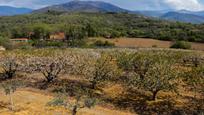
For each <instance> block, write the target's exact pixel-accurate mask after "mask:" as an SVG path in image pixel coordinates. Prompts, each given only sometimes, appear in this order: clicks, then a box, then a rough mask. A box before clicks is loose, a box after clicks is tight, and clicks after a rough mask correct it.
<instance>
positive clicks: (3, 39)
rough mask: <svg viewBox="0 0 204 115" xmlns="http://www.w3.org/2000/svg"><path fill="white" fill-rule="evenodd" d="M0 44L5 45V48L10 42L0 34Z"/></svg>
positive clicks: (9, 46) (10, 45) (8, 46)
mask: <svg viewBox="0 0 204 115" xmlns="http://www.w3.org/2000/svg"><path fill="white" fill-rule="evenodd" d="M0 46H3V47H5V48H6V49H10V48H11V47H12V44H11V41H10V40H9V39H8V38H6V37H2V36H0Z"/></svg>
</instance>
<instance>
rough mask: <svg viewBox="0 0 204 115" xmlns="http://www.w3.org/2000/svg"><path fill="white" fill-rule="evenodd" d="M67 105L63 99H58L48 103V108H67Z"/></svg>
mask: <svg viewBox="0 0 204 115" xmlns="http://www.w3.org/2000/svg"><path fill="white" fill-rule="evenodd" d="M65 105H66V103H65V101H64V99H63V98H60V97H56V98H54V99H53V100H51V101H50V102H48V103H47V106H65Z"/></svg>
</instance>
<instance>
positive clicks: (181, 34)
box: [0, 12, 204, 42]
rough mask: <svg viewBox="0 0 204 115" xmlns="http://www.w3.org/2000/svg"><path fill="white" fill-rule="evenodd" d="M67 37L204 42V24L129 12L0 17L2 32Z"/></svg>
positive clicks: (5, 34) (30, 35)
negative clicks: (58, 33)
mask: <svg viewBox="0 0 204 115" xmlns="http://www.w3.org/2000/svg"><path fill="white" fill-rule="evenodd" d="M56 32H64V33H65V36H66V38H67V39H83V38H86V37H108V38H116V37H140V38H154V39H159V40H185V41H192V42H204V25H203V24H201V25H194V24H189V23H180V22H169V21H163V20H159V19H153V18H147V17H144V16H140V15H135V14H127V13H55V12H49V13H44V14H28V15H21V16H12V17H0V34H1V35H2V36H6V37H8V38H22V37H29V38H31V39H48V37H49V35H50V34H53V33H56Z"/></svg>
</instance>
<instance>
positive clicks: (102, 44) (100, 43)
mask: <svg viewBox="0 0 204 115" xmlns="http://www.w3.org/2000/svg"><path fill="white" fill-rule="evenodd" d="M93 45H94V46H96V47H114V46H115V44H114V43H111V42H108V41H101V40H97V41H95V42H94V43H93Z"/></svg>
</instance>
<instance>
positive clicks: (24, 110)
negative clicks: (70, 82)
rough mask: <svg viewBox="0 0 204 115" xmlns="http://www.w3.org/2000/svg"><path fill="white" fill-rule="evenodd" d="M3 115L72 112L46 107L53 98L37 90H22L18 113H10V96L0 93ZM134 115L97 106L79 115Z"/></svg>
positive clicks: (16, 99) (17, 100) (17, 96)
mask: <svg viewBox="0 0 204 115" xmlns="http://www.w3.org/2000/svg"><path fill="white" fill-rule="evenodd" d="M0 97H1V98H0V114H1V115H69V114H71V113H70V111H68V110H65V109H64V108H60V107H47V106H45V105H46V103H47V102H49V101H50V100H51V99H52V98H53V97H52V96H50V95H45V94H44V93H41V91H37V90H36V89H21V90H19V91H17V92H15V93H14V95H13V97H14V102H15V107H16V108H15V109H16V112H11V111H9V109H8V107H9V104H8V102H9V99H8V96H6V95H4V93H3V92H2V91H1V92H0ZM114 114H117V115H132V114H131V113H128V112H123V111H120V110H114V109H110V108H107V107H102V106H96V107H94V108H93V109H87V108H84V109H81V110H80V111H79V113H78V115H114Z"/></svg>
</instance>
